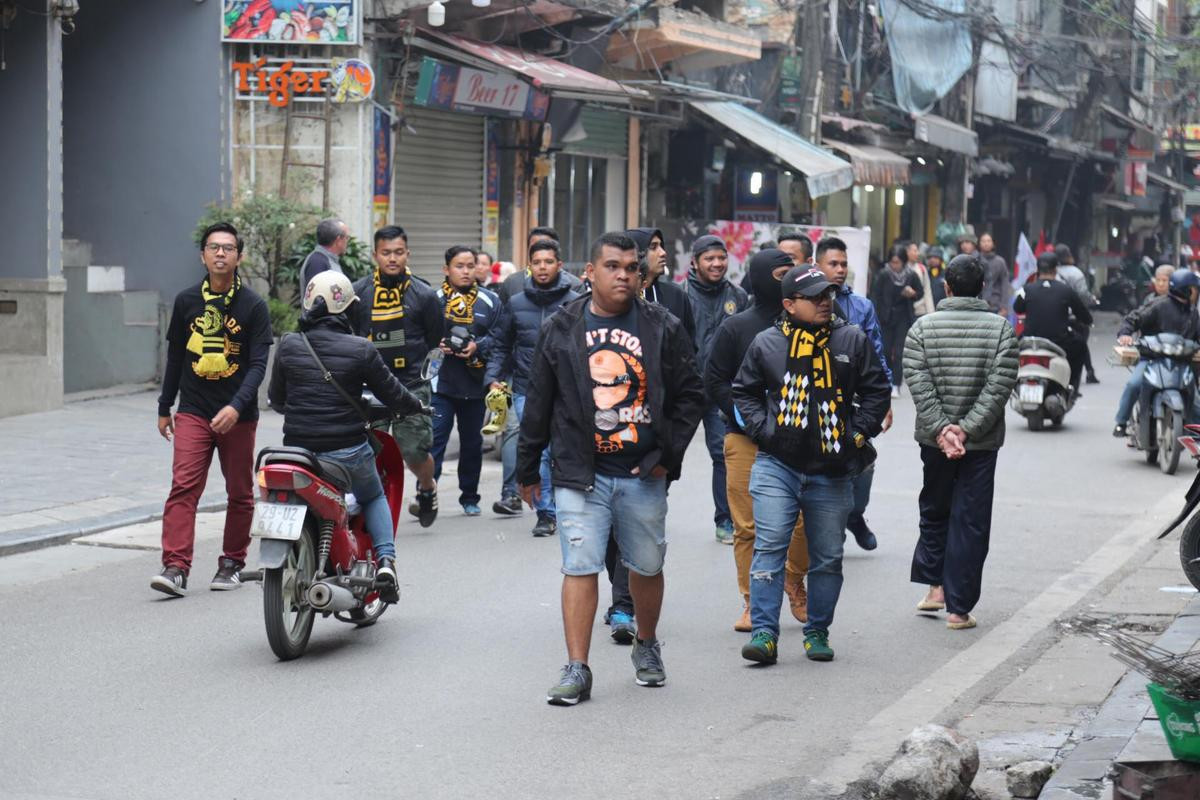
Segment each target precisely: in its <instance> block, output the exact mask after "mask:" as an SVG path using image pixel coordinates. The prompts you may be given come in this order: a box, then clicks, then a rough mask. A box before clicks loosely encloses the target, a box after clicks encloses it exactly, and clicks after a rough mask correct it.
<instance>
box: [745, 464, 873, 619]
mask: <svg viewBox="0 0 1200 800" xmlns="http://www.w3.org/2000/svg"><path fill="white" fill-rule="evenodd" d="M750 496H751V497H752V498H753V499H754V559H753V561H751V562H750V623H751V625H752V626H753V629H754V631H755V632H757V631H768V632H770V633H771V634H773V635H775V636H778V635H779V607H780V604H781V603H782V602H783V573H784V562H785V561H786V560H787V549H788V545H789V544H790V543H791V541H792V531H793V530H794V529H795V527H796V517H797V515H798V514H800V513H803V514H804V533H805V535H806V537H807V538H808V560H809V564H808V622H807V623H806V624H805V625H804V633H805V634H809V633H812V632H814V631H825V632H828V631H829V626H830V625H832V624H833V611H834V609H835V608H836V607H837V601H838V595H839V594H841V591H842V544H843V542H844V541H845V538H846V534H845V531H846V520H847V518H848V517H849V515H850V509H851V508H853V506H854V489H853V486H852V481H851V478H850V476H849V475H845V476H840V477H831V476H828V475H805V474H804V473H802V472H799V471H798V470H795V469H792V468H791V467H789V466H787V465H786V464H784V463H783V462H782V461H780V460H778V459H776V458H774V457H773V456H769V455H767V454H765V453H763V452H761V451H760V452H759V454H758V457H757V458H756V459H755V460H754V466H753V467H752V468H751V470H750Z"/></svg>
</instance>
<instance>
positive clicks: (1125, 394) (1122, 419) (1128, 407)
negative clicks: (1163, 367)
mask: <svg viewBox="0 0 1200 800" xmlns="http://www.w3.org/2000/svg"><path fill="white" fill-rule="evenodd" d="M1145 374H1146V362H1145V361H1139V362H1138V363H1137V366H1135V367H1134V368H1133V372H1131V373H1129V380H1128V381H1126V382H1125V388H1124V389H1122V390H1121V402H1120V404H1118V405H1117V424H1118V425H1125V424H1127V423H1128V422H1129V418H1130V417H1131V416H1133V404H1134V403H1136V402H1137V401H1138V397H1140V396H1141V393H1142V379H1143V377H1144V376H1145Z"/></svg>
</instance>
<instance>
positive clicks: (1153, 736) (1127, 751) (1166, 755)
mask: <svg viewBox="0 0 1200 800" xmlns="http://www.w3.org/2000/svg"><path fill="white" fill-rule="evenodd" d="M1171 759H1172V756H1171V748H1170V747H1168V746H1167V740H1166V737H1164V736H1163V731H1162V726H1161V725H1160V724H1159V722H1158V720H1157V719H1147V720H1143V721H1142V724H1141V725H1139V726H1138V729H1137V732H1136V733H1134V734H1133V737H1132V738H1131V739H1130V740H1129V742H1128V743H1127V744H1126V745H1125V748H1124V749H1123V750H1121V754H1120V755H1119V756H1118V757H1117V760H1118V761H1169V760H1171Z"/></svg>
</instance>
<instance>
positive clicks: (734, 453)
mask: <svg viewBox="0 0 1200 800" xmlns="http://www.w3.org/2000/svg"><path fill="white" fill-rule="evenodd" d="M757 456H758V446H757V445H756V444H754V441H753V440H752V439H751V438H750V437H749V436H746V435H744V434H741V433H727V434H725V493H726V496H727V497H728V498H729V515H730V516H731V517H732V518H733V560H734V563H735V564H736V565H737V581H738V591H739V592H741V593H742V595H743V596H745V595H749V594H750V562H751V560H753V558H754V501H753V500H752V499H751V497H750V468H751V467H753V466H754V459H755V457H757ZM807 572H808V541H807V540H806V539H805V538H804V516H803V515H801V516H800V517H798V518H797V520H796V529H795V530H794V531H793V532H792V543H791V545H789V546H788V553H787V580H788V582H789V583H792V582H795V581H798V580H803V578H804V576H805V574H806V573H807Z"/></svg>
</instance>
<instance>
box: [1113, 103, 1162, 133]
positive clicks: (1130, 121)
mask: <svg viewBox="0 0 1200 800" xmlns="http://www.w3.org/2000/svg"><path fill="white" fill-rule="evenodd" d="M1100 110H1101V111H1103V112H1104V113H1105V114H1108V115H1109V116H1110V117H1112V118H1113V119H1114V120H1116V121H1117V122H1118V123H1120V124H1121V125H1122V126H1123V127H1126V128H1129V129H1130V130H1135V131H1136V130H1140V131H1145V132H1147V133H1151V134H1152V133H1154V129H1153V128H1151V127H1150V126H1149V125H1147V124H1146V123H1144V122H1139V121H1138V120H1136V119H1134V118H1133V117H1131V116H1129V115H1128V114H1126V113H1124V112H1123V111H1121V110H1119V109H1117V108H1115V107H1114V106H1110V105H1109V104H1108V103H1101V104H1100Z"/></svg>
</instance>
